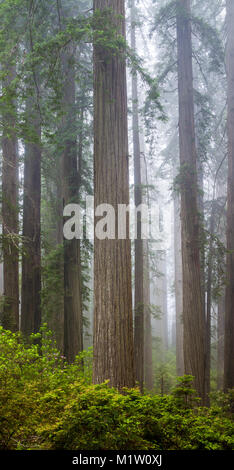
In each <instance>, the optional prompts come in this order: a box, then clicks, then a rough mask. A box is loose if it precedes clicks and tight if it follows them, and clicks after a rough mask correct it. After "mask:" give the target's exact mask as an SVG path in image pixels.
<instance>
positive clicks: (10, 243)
mask: <svg viewBox="0 0 234 470" xmlns="http://www.w3.org/2000/svg"><path fill="white" fill-rule="evenodd" d="M6 69H7V70H8V75H7V77H6V79H5V80H4V82H3V89H4V88H5V89H6V94H7V93H8V91H7V88H8V87H10V86H11V84H12V81H13V80H14V78H15V73H16V71H15V66H12V65H9V64H6ZM15 112H16V108H15V103H14V101H12V100H11V99H10V101H9V102H7V104H6V111H5V112H4V110H3V116H2V120H3V136H2V157H3V164H2V227H3V263H4V264H3V285H4V304H3V312H2V318H1V324H2V326H3V327H4V328H6V329H9V330H12V331H17V330H18V329H19V256H18V239H17V236H18V145H17V138H16V135H15V116H14V114H15Z"/></svg>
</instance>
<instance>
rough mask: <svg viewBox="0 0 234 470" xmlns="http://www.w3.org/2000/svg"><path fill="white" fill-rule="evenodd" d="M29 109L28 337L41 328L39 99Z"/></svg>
mask: <svg viewBox="0 0 234 470" xmlns="http://www.w3.org/2000/svg"><path fill="white" fill-rule="evenodd" d="M26 106H27V109H26V115H27V122H28V125H29V126H30V128H31V130H32V132H33V134H34V135H33V141H32V142H27V143H26V144H25V161H24V201H23V258H22V286H21V289H22V291H21V330H22V332H23V333H24V334H25V335H26V336H28V335H30V334H31V333H36V332H38V331H39V329H40V326H41V298H40V292H41V220H40V218H41V123H40V115H39V110H38V104H37V103H36V99H34V98H30V99H28V101H27V104H26ZM30 134H31V132H30Z"/></svg>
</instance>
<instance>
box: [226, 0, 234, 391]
mask: <svg viewBox="0 0 234 470" xmlns="http://www.w3.org/2000/svg"><path fill="white" fill-rule="evenodd" d="M226 7H227V47H226V54H227V56H226V62H227V82H228V97H227V104H228V114H227V134H228V202H227V250H228V254H227V288H226V312H225V340H224V344H225V346H224V389H225V391H226V390H228V389H229V388H233V387H234V360H233V358H234V314H233V311H234V60H233V59H234V3H233V1H232V0H227V2H226Z"/></svg>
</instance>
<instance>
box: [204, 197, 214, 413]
mask: <svg viewBox="0 0 234 470" xmlns="http://www.w3.org/2000/svg"><path fill="white" fill-rule="evenodd" d="M214 208H215V203H214V201H212V209H211V217H210V230H209V231H210V242H209V252H208V263H207V264H208V273H207V300H206V394H207V395H208V394H209V393H210V367H211V308H212V274H213V270H212V266H213V236H214V229H215V212H214ZM206 404H207V405H209V399H208V398H207V403H206Z"/></svg>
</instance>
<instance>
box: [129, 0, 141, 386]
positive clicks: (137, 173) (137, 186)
mask: <svg viewBox="0 0 234 470" xmlns="http://www.w3.org/2000/svg"><path fill="white" fill-rule="evenodd" d="M131 48H132V50H133V51H136V12H135V0H132V1H131ZM132 126H133V154H134V200H135V207H138V206H140V205H141V204H142V187H141V150H140V134H139V113H138V80H137V73H136V72H135V71H133V72H132ZM136 226H137V238H136V240H135V289H134V293H135V301H134V311H135V319H134V351H135V368H136V370H135V377H136V381H137V382H138V383H139V385H140V389H141V391H143V386H144V298H143V297H144V292H143V284H144V266H143V265H144V259H143V258H144V255H143V240H142V238H141V213H140V212H138V213H137V224H136Z"/></svg>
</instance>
